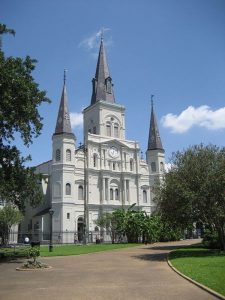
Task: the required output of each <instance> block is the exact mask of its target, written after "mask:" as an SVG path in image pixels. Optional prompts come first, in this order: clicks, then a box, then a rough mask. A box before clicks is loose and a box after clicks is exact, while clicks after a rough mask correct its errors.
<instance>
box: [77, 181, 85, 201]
mask: <svg viewBox="0 0 225 300" xmlns="http://www.w3.org/2000/svg"><path fill="white" fill-rule="evenodd" d="M78 200H84V188H83V186H82V185H79V186H78Z"/></svg>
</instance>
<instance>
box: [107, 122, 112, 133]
mask: <svg viewBox="0 0 225 300" xmlns="http://www.w3.org/2000/svg"><path fill="white" fill-rule="evenodd" d="M106 135H107V136H111V135H112V130H111V123H110V122H107V123H106Z"/></svg>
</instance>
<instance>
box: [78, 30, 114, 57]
mask: <svg viewBox="0 0 225 300" xmlns="http://www.w3.org/2000/svg"><path fill="white" fill-rule="evenodd" d="M109 30H110V28H102V29H100V30H99V31H97V32H94V33H93V34H92V35H91V36H89V37H87V38H85V39H83V40H82V41H81V42H80V43H79V47H84V48H86V49H87V50H89V51H95V50H96V49H98V47H99V41H100V37H101V34H102V31H103V33H104V32H106V31H109ZM104 45H105V46H106V47H107V46H111V45H112V38H111V37H110V38H108V39H106V40H105V39H104ZM94 55H95V53H94Z"/></svg>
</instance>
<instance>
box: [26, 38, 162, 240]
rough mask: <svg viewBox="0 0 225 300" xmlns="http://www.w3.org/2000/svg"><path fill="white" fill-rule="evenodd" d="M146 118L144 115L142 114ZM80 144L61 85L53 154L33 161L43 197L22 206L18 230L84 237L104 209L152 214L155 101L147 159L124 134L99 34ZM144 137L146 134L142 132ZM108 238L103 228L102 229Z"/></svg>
mask: <svg viewBox="0 0 225 300" xmlns="http://www.w3.org/2000/svg"><path fill="white" fill-rule="evenodd" d="M146 122H148V120H146ZM83 135H84V142H83V145H80V146H79V147H78V146H77V145H76V136H75V134H74V133H73V132H72V130H71V124H70V114H69V108H68V99H67V91H66V80H65V76H64V84H63V90H62V96H61V101H60V104H59V111H58V116H57V119H56V127H55V132H54V133H53V135H52V159H51V160H50V161H47V162H44V163H42V164H40V165H38V166H36V172H37V173H41V174H42V176H43V178H42V182H41V183H40V186H41V189H42V191H43V195H44V201H43V203H42V204H41V205H40V206H39V207H37V208H35V209H33V208H31V207H27V209H26V214H25V219H24V222H23V224H21V231H22V232H23V233H25V232H27V233H32V235H34V237H35V238H36V239H38V240H40V241H43V242H44V241H45V240H46V241H47V240H49V234H50V231H51V232H52V235H53V241H54V242H58V243H73V242H76V241H79V242H81V241H82V240H83V239H84V238H85V239H86V240H87V241H89V242H95V239H96V238H97V237H99V235H100V234H101V233H102V229H101V228H99V227H98V226H96V223H95V220H96V219H97V218H98V217H99V216H100V215H101V214H102V213H104V212H112V211H113V210H115V209H118V208H122V207H123V208H128V207H130V206H131V205H132V204H134V203H136V206H135V207H136V209H138V210H143V211H146V213H147V214H151V213H152V211H154V208H155V203H154V202H153V198H154V185H155V183H156V182H159V181H160V179H161V178H162V176H163V173H164V164H165V155H164V149H163V146H162V142H161V138H160V135H159V131H158V126H157V121H156V116H155V112H154V107H153V104H152V107H151V117H150V128H149V137H148V147H147V151H146V160H144V159H143V158H142V157H140V147H139V144H138V142H136V141H131V140H127V139H126V128H125V107H124V106H123V105H120V104H118V103H117V102H116V99H115V97H114V92H113V83H112V78H111V76H110V73H109V68H108V64H107V59H106V53H105V47H104V42H103V39H101V43H100V49H99V55H98V61H97V67H96V72H95V77H94V78H93V80H92V96H91V101H90V105H89V106H88V107H86V108H85V109H84V110H83ZM146 139H147V137H146ZM104 239H105V240H107V239H109V237H107V233H105V235H104Z"/></svg>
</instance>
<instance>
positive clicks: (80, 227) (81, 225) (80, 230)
mask: <svg viewBox="0 0 225 300" xmlns="http://www.w3.org/2000/svg"><path fill="white" fill-rule="evenodd" d="M83 232H84V218H83V217H79V218H78V220H77V234H78V241H79V242H82V241H83Z"/></svg>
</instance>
